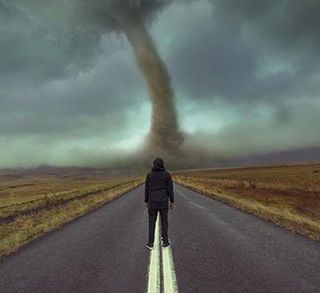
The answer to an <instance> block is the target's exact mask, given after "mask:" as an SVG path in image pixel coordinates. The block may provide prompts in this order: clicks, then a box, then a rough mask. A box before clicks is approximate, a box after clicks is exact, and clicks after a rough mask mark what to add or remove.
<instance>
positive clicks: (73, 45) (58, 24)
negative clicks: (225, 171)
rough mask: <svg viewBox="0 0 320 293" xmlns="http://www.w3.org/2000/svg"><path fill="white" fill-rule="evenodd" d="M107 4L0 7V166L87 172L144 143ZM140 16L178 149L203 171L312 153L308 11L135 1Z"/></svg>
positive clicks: (312, 44) (270, 5) (134, 78)
mask: <svg viewBox="0 0 320 293" xmlns="http://www.w3.org/2000/svg"><path fill="white" fill-rule="evenodd" d="M66 3H69V4H70V3H71V4H72V5H69V6H66ZM101 3H103V5H102V6H101ZM110 3H111V2H108V1H103V2H102V1H98V0H95V1H90V2H89V1H78V2H76V1H63V0H58V1H54V2H51V3H44V2H43V1H40V0H39V1H38V0H33V1H31V0H27V1H16V0H12V1H4V0H0V149H1V150H2V151H1V153H2V154H5V156H4V155H2V156H1V155H0V164H1V165H2V166H10V165H17V164H37V163H43V162H46V161H50V163H59V164H62V163H63V162H67V163H68V164H72V163H75V164H90V162H91V163H96V162H98V161H101V160H102V159H105V157H106V156H108V155H112V154H115V153H116V151H115V150H116V149H121V150H127V151H130V150H131V149H133V145H134V146H137V145H139V141H141V140H142V139H143V137H144V135H145V134H146V133H147V131H148V128H149V125H150V105H149V99H148V92H147V89H146V84H145V82H144V80H143V77H142V76H141V73H140V72H139V70H138V68H137V66H136V64H135V60H134V56H133V53H132V51H131V48H130V45H129V43H128V41H127V40H126V38H125V36H124V35H123V34H122V33H121V28H119V27H118V25H117V23H116V22H115V20H114V18H113V16H112V13H111V10H110V9H111V8H112V7H111V6H110ZM117 3H120V4H119V5H127V4H126V3H127V2H126V1H125V0H121V1H119V2H117ZM75 4H77V5H75ZM110 7H111V8H110ZM131 9H133V8H132V7H131V6H125V8H124V10H123V11H124V13H131V12H132V11H133V10H131ZM141 11H142V12H141V13H143V14H144V16H145V17H146V22H147V24H148V28H149V30H150V32H151V35H152V36H153V37H154V39H155V43H156V45H157V47H158V48H159V52H160V54H161V56H162V57H163V59H164V61H165V63H166V65H167V66H168V69H169V72H170V74H171V76H172V78H173V85H174V87H175V91H176V96H177V106H178V112H179V117H180V121H181V125H182V127H183V130H184V131H185V132H187V133H188V135H189V138H188V140H187V142H186V143H187V145H188V147H189V148H192V147H195V145H196V147H195V149H198V150H199V149H204V150H206V152H207V153H209V154H210V156H211V157H212V159H213V161H214V159H215V158H227V157H236V156H237V155H243V154H248V153H252V154H253V153H261V152H267V151H276V150H283V149H292V148H298V147H307V146H312V145H319V144H320V140H319V137H320V133H319V130H318V127H317V125H318V124H319V122H320V121H319V115H318V110H319V109H320V105H319V102H318V101H319V94H320V87H319V84H320V69H319V68H320V66H319V65H320V59H319V58H318V55H319V53H318V52H319V50H320V29H319V27H320V18H319V17H318V15H319V13H320V4H319V1H313V0H310V1H298V0H294V1H285V0H280V1H262V0H261V1H253V0H244V1H236V2H235V1H231V0H224V1H222V0H207V1H205V0H204V1H191V0H190V1H186V0H175V1H160V2H158V1H151V0H150V1H147V0H145V1H143V2H142V10H141ZM135 13H136V12H135ZM57 15H59V17H57ZM203 142H205V144H204V143H203ZM34 150H37V154H38V155H32V154H33V153H34ZM194 152H195V153H196V151H194ZM76 154H77V155H76ZM80 157H81V160H80Z"/></svg>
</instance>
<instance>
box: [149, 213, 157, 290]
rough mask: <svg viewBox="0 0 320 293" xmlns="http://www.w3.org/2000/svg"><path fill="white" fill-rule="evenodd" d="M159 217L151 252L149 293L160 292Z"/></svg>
mask: <svg viewBox="0 0 320 293" xmlns="http://www.w3.org/2000/svg"><path fill="white" fill-rule="evenodd" d="M159 233H160V229H159V217H158V216H157V221H156V230H155V239H154V240H155V241H154V247H153V249H152V250H151V255H150V265H149V274H148V291H147V292H148V293H159V292H160V237H159Z"/></svg>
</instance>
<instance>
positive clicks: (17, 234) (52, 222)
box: [0, 177, 144, 257]
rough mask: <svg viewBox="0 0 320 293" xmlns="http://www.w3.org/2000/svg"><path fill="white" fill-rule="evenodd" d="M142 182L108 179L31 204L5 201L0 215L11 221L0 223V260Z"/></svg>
mask: <svg viewBox="0 0 320 293" xmlns="http://www.w3.org/2000/svg"><path fill="white" fill-rule="evenodd" d="M143 181H144V178H142V177H137V178H135V179H132V178H131V179H129V178H125V179H110V180H107V181H105V183H104V185H103V184H102V185H99V187H93V186H89V187H87V188H82V189H79V190H78V191H77V190H72V191H68V192H61V193H60V192H59V193H58V194H56V195H55V194H50V195H45V196H43V195H41V196H38V197H33V199H32V200H31V201H29V200H27V201H23V200H21V201H20V202H19V204H17V202H16V201H15V202H14V204H10V201H8V200H7V201H6V202H7V206H6V205H3V203H2V205H1V208H0V214H1V216H3V215H5V216H11V218H10V221H8V222H4V223H0V257H1V256H4V255H8V254H10V253H12V252H14V251H16V250H17V249H18V248H20V247H21V246H22V245H24V244H26V243H28V242H29V241H31V240H33V239H35V238H37V237H39V236H41V235H42V234H44V233H46V232H49V231H51V230H53V229H56V228H58V227H61V226H62V225H63V224H65V223H67V222H69V221H71V220H73V219H76V218H78V217H80V216H81V215H84V214H86V213H88V212H89V211H92V210H93V209H95V208H97V207H99V206H101V205H103V204H104V203H106V202H108V201H110V200H112V199H115V198H117V197H119V196H120V195H122V194H124V193H126V192H128V191H130V190H132V189H134V188H136V187H137V186H138V185H140V184H142V183H143ZM1 209H2V213H1Z"/></svg>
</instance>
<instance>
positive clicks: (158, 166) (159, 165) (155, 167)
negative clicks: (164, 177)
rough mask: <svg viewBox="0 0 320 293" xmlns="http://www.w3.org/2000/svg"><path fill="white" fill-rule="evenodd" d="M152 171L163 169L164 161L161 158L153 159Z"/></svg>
mask: <svg viewBox="0 0 320 293" xmlns="http://www.w3.org/2000/svg"><path fill="white" fill-rule="evenodd" d="M152 170H153V171H163V170H164V162H163V160H162V159H161V158H156V159H155V160H154V161H153V168H152Z"/></svg>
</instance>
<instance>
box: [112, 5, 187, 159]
mask: <svg viewBox="0 0 320 293" xmlns="http://www.w3.org/2000/svg"><path fill="white" fill-rule="evenodd" d="M130 6H131V7H130V9H123V5H116V4H114V5H112V6H111V9H110V13H111V15H112V16H113V17H114V18H115V19H116V20H117V22H118V23H119V25H120V26H121V28H122V30H123V32H124V33H125V34H126V36H127V39H128V40H129V42H130V44H131V46H132V48H133V51H134V54H135V57H136V60H137V64H138V66H139V68H140V70H141V72H142V74H143V76H144V79H145V81H146V83H147V85H148V88H149V93H150V97H151V102H152V117H151V127H150V131H149V134H148V136H147V138H146V146H147V151H148V152H149V154H150V155H157V154H171V155H172V154H175V153H177V152H178V151H179V149H180V147H181V145H182V143H183V135H182V133H181V132H180V130H179V124H178V118H177V111H176V106H175V95H174V91H173V88H172V86H171V79H170V76H169V73H168V70H167V68H166V67H165V65H164V63H163V61H162V60H161V58H160V56H159V54H158V52H157V49H156V47H155V45H154V42H153V40H152V37H151V35H150V34H149V32H148V31H147V29H146V26H145V24H144V21H143V17H142V15H141V13H140V12H139V5H138V3H136V4H130ZM126 8H127V7H126Z"/></svg>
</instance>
